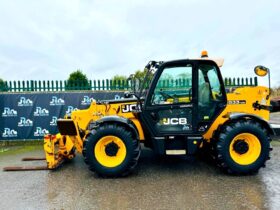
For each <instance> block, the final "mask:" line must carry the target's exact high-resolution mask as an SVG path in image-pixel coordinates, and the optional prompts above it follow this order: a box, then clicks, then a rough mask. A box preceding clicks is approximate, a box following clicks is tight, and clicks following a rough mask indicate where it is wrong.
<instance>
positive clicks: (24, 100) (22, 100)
mask: <svg viewBox="0 0 280 210" xmlns="http://www.w3.org/2000/svg"><path fill="white" fill-rule="evenodd" d="M18 106H33V101H32V100H31V99H28V98H25V97H20V99H19V102H18Z"/></svg>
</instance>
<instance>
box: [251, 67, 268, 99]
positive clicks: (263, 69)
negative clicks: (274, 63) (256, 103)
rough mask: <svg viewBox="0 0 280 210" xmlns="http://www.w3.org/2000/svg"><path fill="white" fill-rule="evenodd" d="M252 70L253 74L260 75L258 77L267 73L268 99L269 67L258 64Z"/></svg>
mask: <svg viewBox="0 0 280 210" xmlns="http://www.w3.org/2000/svg"><path fill="white" fill-rule="evenodd" d="M254 71H255V74H256V75H258V76H260V77H264V76H266V75H268V88H269V93H268V95H267V96H266V99H268V98H269V96H270V94H271V90H270V89H271V88H270V83H271V82H270V72H269V68H266V67H264V66H261V65H259V66H256V67H255V68H254Z"/></svg>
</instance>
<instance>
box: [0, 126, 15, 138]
mask: <svg viewBox="0 0 280 210" xmlns="http://www.w3.org/2000/svg"><path fill="white" fill-rule="evenodd" d="M2 137H3V138H14V137H17V131H15V130H13V129H10V128H4V132H3V134H2Z"/></svg>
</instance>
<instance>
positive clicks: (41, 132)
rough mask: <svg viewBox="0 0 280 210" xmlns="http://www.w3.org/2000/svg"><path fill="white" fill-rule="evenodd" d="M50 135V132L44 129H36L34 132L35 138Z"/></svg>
mask: <svg viewBox="0 0 280 210" xmlns="http://www.w3.org/2000/svg"><path fill="white" fill-rule="evenodd" d="M48 134H49V131H48V130H47V129H42V128H41V127H36V131H35V132H34V136H45V135H48Z"/></svg>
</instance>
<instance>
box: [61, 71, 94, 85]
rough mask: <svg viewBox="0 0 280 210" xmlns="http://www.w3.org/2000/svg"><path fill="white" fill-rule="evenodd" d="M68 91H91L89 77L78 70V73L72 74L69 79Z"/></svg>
mask: <svg viewBox="0 0 280 210" xmlns="http://www.w3.org/2000/svg"><path fill="white" fill-rule="evenodd" d="M65 89H66V90H90V89H91V87H90V83H89V80H88V78H87V76H86V75H85V74H84V73H83V72H82V70H80V69H78V70H77V71H74V72H72V73H71V74H70V75H69V78H68V79H67V82H66V86H65Z"/></svg>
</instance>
